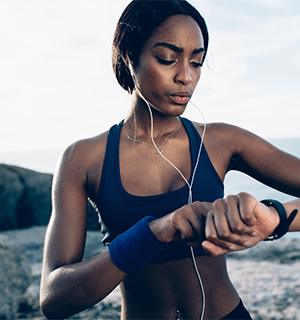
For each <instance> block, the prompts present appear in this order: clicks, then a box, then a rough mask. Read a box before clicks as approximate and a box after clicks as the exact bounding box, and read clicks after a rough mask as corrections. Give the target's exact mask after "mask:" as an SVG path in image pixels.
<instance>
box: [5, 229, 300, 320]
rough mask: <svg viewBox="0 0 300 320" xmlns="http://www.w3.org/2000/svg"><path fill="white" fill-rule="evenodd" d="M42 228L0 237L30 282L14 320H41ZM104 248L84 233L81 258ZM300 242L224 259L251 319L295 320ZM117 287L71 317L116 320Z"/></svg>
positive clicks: (299, 305) (299, 318) (299, 310)
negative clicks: (16, 252)
mask: <svg viewBox="0 0 300 320" xmlns="http://www.w3.org/2000/svg"><path fill="white" fill-rule="evenodd" d="M45 229H46V228H45V227H44V226H38V227H31V228H28V229H21V230H8V231H3V232H1V233H0V236H5V237H7V238H8V239H9V240H10V241H12V242H13V243H15V244H16V245H17V246H18V247H19V248H20V249H21V250H22V252H23V253H24V255H25V256H26V258H27V259H28V261H30V265H31V270H32V275H33V277H32V282H31V284H30V286H29V287H28V289H27V291H26V292H25V294H24V296H23V297H22V299H21V302H20V305H19V310H18V313H17V315H16V319H31V320H45V318H44V317H43V315H42V313H41V311H40V309H39V305H38V297H39V282H40V272H41V262H42V250H43V240H44V234H45ZM102 250H104V247H103V246H102V244H101V234H100V233H99V232H97V231H89V232H88V237H87V245H86V251H85V258H88V257H90V256H93V255H95V254H97V253H99V252H100V251H102ZM299 253H300V240H297V239H284V238H283V239H281V240H280V241H277V242H264V243H261V244H259V245H257V246H256V247H254V248H252V249H249V250H246V251H243V252H238V253H234V254H231V255H229V257H228V270H229V273H230V276H231V279H232V281H233V282H234V283H235V285H236V287H237V290H238V292H239V293H240V296H241V297H242V299H243V300H244V303H245V305H246V307H247V308H248V310H249V311H250V312H251V315H252V316H253V318H254V319H256V320H300V277H299V270H300V254H299ZM120 304H121V299H120V295H119V291H118V289H116V290H115V291H113V292H112V293H111V294H110V295H109V296H108V297H107V298H106V299H105V300H104V301H102V302H100V303H98V304H97V305H96V306H95V307H93V308H91V309H89V310H86V311H84V312H82V313H80V314H78V315H75V316H73V317H71V319H84V320H95V319H99V320H102V319H103V320H104V319H119V315H120V309H121V307H120Z"/></svg>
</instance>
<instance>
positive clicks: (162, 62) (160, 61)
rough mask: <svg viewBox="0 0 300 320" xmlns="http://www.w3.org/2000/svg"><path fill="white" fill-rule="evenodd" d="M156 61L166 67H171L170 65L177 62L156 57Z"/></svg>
mask: <svg viewBox="0 0 300 320" xmlns="http://www.w3.org/2000/svg"><path fill="white" fill-rule="evenodd" d="M156 59H157V61H158V62H159V63H160V64H163V65H165V66H169V65H171V64H172V63H174V62H175V60H165V59H162V58H160V57H156Z"/></svg>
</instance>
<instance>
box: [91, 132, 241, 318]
mask: <svg viewBox="0 0 300 320" xmlns="http://www.w3.org/2000/svg"><path fill="white" fill-rule="evenodd" d="M198 128H199V132H200V134H201V133H202V128H201V126H199V127H198ZM217 131H218V130H214V127H208V129H207V133H206V136H205V139H204V143H205V147H206V150H207V151H208V153H209V156H210V160H211V162H212V164H213V166H214V168H215V170H216V172H217V173H218V175H219V177H220V178H221V180H223V179H224V177H225V174H226V170H227V168H228V165H229V161H230V157H231V154H230V149H229V148H228V147H226V146H224V144H222V142H219V140H218V139H216V136H217V135H218V134H219V133H218V132H217ZM122 134H123V133H122ZM122 134H121V142H120V149H119V157H120V174H121V180H122V185H123V187H124V189H125V190H126V191H127V192H128V193H130V194H133V195H137V196H149V195H156V194H161V193H166V192H170V191H173V190H177V189H179V188H181V187H183V186H184V184H185V182H184V181H183V179H182V178H181V177H180V176H179V174H178V173H177V172H176V171H175V170H174V168H172V167H171V166H170V165H169V164H167V163H166V162H165V160H163V159H162V158H161V157H160V156H159V155H158V154H156V152H155V150H154V149H151V148H147V147H145V146H143V145H134V146H132V142H130V143H128V142H129V141H127V140H126V138H125V136H124V135H123V136H122ZM106 137H107V133H105V134H103V135H102V136H99V137H98V138H97V139H95V141H94V143H96V144H97V146H98V148H93V156H92V157H90V159H95V160H91V164H90V169H89V172H88V174H87V177H88V196H89V197H90V198H91V199H92V200H95V199H96V195H97V192H98V188H99V184H100V180H101V172H102V165H103V161H104V154H105V152H103V150H105V146H106ZM175 142H176V146H174V143H175ZM135 144H137V143H135ZM96 150H98V152H97V151H96ZM163 152H164V155H165V156H166V157H168V158H169V159H170V160H171V161H172V162H174V164H175V165H176V166H177V167H178V168H179V169H180V170H181V171H182V173H183V174H184V176H185V177H186V178H187V179H189V177H190V175H191V170H192V169H191V158H190V152H189V141H188V137H187V135H186V133H185V131H183V130H182V131H181V132H180V135H178V136H176V139H174V140H173V141H172V140H171V139H170V143H168V144H166V145H165V147H164V151H163ZM141 155H143V159H146V160H143V163H142V164H141V162H140V161H139V159H140V157H141ZM99 156H100V159H99ZM97 158H98V160H97V163H96V159H97ZM154 163H157V165H154ZM145 168H147V170H145ZM197 265H198V268H199V270H200V274H201V277H202V280H203V282H204V290H205V295H206V299H207V303H206V309H205V310H206V311H205V315H206V316H205V317H207V318H216V319H218V318H221V317H222V316H225V315H226V314H228V313H229V312H230V311H232V310H233V309H234V308H235V307H236V306H237V304H238V302H239V298H238V295H237V293H236V291H235V289H234V287H233V286H232V284H231V282H230V280H229V279H228V276H227V270H226V262H225V257H218V258H207V257H206V256H199V257H197ZM120 287H121V292H122V300H123V308H122V310H123V311H122V319H142V318H148V319H149V318H158V319H163V318H165V319H176V315H177V314H176V310H177V309H178V310H179V311H180V313H181V316H182V319H197V318H199V317H200V313H201V308H202V298H201V291H200V286H199V282H198V279H197V278H196V273H195V270H194V267H193V265H192V263H191V259H190V258H186V259H180V260H173V261H167V262H162V263H157V264H150V265H146V266H145V267H143V268H142V269H141V270H140V271H139V272H138V273H136V274H135V275H131V276H128V277H127V278H126V279H125V280H124V281H123V283H122V284H121V286H120ZM145 288H147V289H145ZM141 292H144V294H141Z"/></svg>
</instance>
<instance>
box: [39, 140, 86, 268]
mask: <svg viewBox="0 0 300 320" xmlns="http://www.w3.org/2000/svg"><path fill="white" fill-rule="evenodd" d="M82 151H83V150H82V145H81V144H80V143H77V144H74V145H72V146H70V147H69V148H68V149H67V150H66V151H65V152H64V154H63V155H62V157H61V159H60V163H59V166H58V168H57V170H56V172H55V175H54V179H53V187H52V215H51V218H50V222H49V225H48V229H47V233H46V239H45V248H44V271H45V272H47V273H50V272H51V271H53V270H54V269H56V268H58V267H59V266H61V265H64V264H68V263H74V262H78V261H80V260H82V257H83V252H84V246H85V236H86V217H87V196H86V185H85V184H86V175H87V169H86V164H85V163H84V161H83V156H82V154H83V152H82Z"/></svg>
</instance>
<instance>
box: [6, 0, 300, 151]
mask: <svg viewBox="0 0 300 320" xmlns="http://www.w3.org/2000/svg"><path fill="white" fill-rule="evenodd" d="M191 2H192V3H193V4H194V5H195V6H196V7H197V8H198V9H199V10H200V12H201V13H202V14H203V16H204V17H205V19H206V21H207V25H208V28H209V31H210V47H209V53H208V58H207V63H206V65H205V66H204V67H203V78H202V79H201V81H200V83H199V85H198V89H197V91H196V92H195V94H194V97H193V101H194V103H196V104H197V105H198V106H199V107H200V109H201V110H202V111H203V113H204V114H205V117H206V120H207V121H208V122H213V121H223V122H229V123H232V124H235V125H238V126H241V127H244V128H246V129H248V130H251V131H253V132H255V133H256V134H258V135H261V136H263V137H264V138H267V139H269V138H278V137H300V126H299V119H300V108H299V101H300V90H299V84H300V34H299V30H300V1H298V0H226V1H224V0H192V1H191ZM104 3H105V4H104ZM128 3H129V1H128V0H114V1H103V0H87V1H78V0H72V1H71V0H51V1H50V0H36V1H33V0H28V1H24V0H11V1H10V0H2V1H1V2H0V39H1V42H0V43H1V50H0V150H1V151H12V150H15V151H17V150H39V149H53V148H55V149H61V148H64V147H66V146H67V145H68V144H70V143H71V142H73V141H74V140H77V139H80V138H84V137H88V136H93V135H96V134H98V133H100V132H102V131H104V130H106V129H108V128H109V127H110V126H111V125H113V124H114V123H117V122H119V121H120V120H121V119H123V118H124V117H125V116H126V114H127V112H128V108H129V106H130V97H129V95H128V94H127V93H126V92H125V91H124V90H122V89H121V88H120V87H119V86H118V84H117V82H116V80H115V79H114V75H113V72H112V68H111V62H110V53H111V41H112V36H113V32H114V28H115V25H116V22H117V20H118V18H119V16H120V14H121V12H122V11H123V9H124V8H125V6H126V5H127V4H128ZM185 116H187V117H190V118H192V119H193V120H196V121H199V122H201V121H202V117H201V115H200V114H199V113H198V112H196V111H194V109H193V106H189V111H188V112H187V113H186V115H185Z"/></svg>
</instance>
